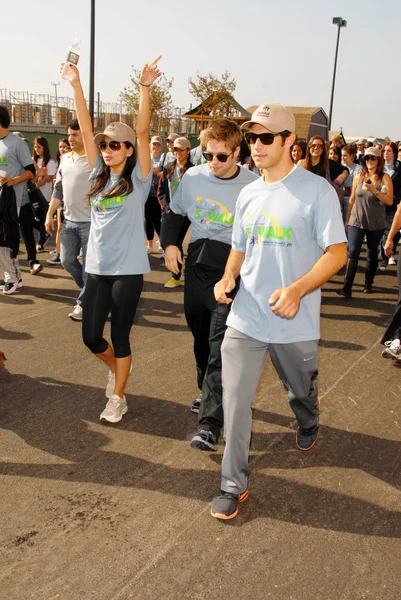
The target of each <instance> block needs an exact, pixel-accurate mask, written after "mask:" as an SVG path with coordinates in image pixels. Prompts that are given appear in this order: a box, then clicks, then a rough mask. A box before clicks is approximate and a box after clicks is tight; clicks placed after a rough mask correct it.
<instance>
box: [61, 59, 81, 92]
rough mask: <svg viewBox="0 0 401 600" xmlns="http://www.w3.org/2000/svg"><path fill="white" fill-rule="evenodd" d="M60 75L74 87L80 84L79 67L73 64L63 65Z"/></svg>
mask: <svg viewBox="0 0 401 600" xmlns="http://www.w3.org/2000/svg"><path fill="white" fill-rule="evenodd" d="M60 75H61V77H62V78H63V79H66V80H67V81H69V82H70V83H71V85H72V86H73V87H74V85H76V84H78V83H80V80H79V71H78V69H77V67H76V66H75V65H72V64H71V63H68V64H67V65H66V64H65V63H61V67H60Z"/></svg>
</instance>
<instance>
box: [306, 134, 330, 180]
mask: <svg viewBox="0 0 401 600" xmlns="http://www.w3.org/2000/svg"><path fill="white" fill-rule="evenodd" d="M315 140H320V141H321V142H322V144H323V152H322V154H321V155H320V161H319V163H318V164H319V166H320V167H322V169H323V170H324V171H325V170H326V169H327V167H328V165H329V155H328V153H327V148H326V142H325V141H324V139H323V138H322V137H320V135H314V136H313V137H311V139H310V140H309V142H308V151H307V153H306V156H305V169H306V170H307V171H310V170H311V168H312V155H311V153H310V147H311V145H312V144H313V142H314V141H315Z"/></svg>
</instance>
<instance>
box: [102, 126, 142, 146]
mask: <svg viewBox="0 0 401 600" xmlns="http://www.w3.org/2000/svg"><path fill="white" fill-rule="evenodd" d="M105 135H107V136H108V137H109V138H110V139H111V140H114V141H115V142H130V143H131V144H132V145H133V146H135V131H134V130H133V129H131V127H128V125H126V124H125V123H119V122H115V123H110V125H107V127H106V129H105V130H104V131H103V133H97V134H96V135H95V137H94V142H95V144H99V143H100V142H102V141H103V138H104V136H105Z"/></svg>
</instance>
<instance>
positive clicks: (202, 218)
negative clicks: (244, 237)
mask: <svg viewBox="0 0 401 600" xmlns="http://www.w3.org/2000/svg"><path fill="white" fill-rule="evenodd" d="M196 202H197V209H196V210H195V214H194V217H193V218H194V219H195V221H198V223H199V224H200V225H210V224H211V223H213V224H216V225H217V226H221V227H232V226H233V223H234V215H232V214H231V212H230V211H229V210H228V208H227V207H226V206H225V205H224V204H222V203H221V202H218V201H217V200H211V199H209V198H205V199H203V198H202V196H197V197H196Z"/></svg>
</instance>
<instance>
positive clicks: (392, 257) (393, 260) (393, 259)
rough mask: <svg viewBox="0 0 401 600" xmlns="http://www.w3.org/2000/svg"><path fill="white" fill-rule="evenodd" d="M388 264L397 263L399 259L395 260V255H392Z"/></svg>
mask: <svg viewBox="0 0 401 600" xmlns="http://www.w3.org/2000/svg"><path fill="white" fill-rule="evenodd" d="M388 264H389V265H396V264H397V261H396V260H395V258H394V256H390V258H389V259H388Z"/></svg>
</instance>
